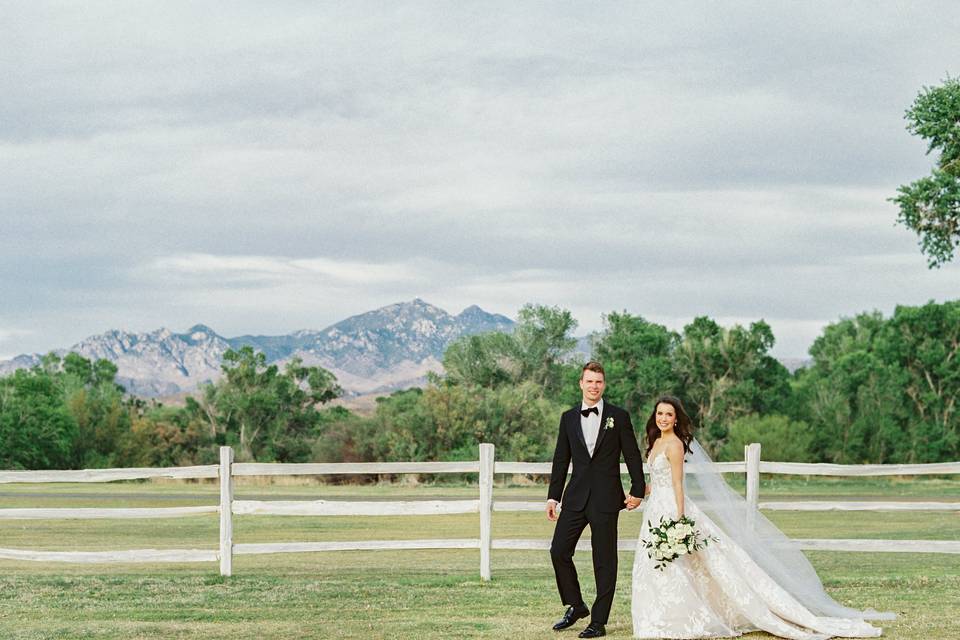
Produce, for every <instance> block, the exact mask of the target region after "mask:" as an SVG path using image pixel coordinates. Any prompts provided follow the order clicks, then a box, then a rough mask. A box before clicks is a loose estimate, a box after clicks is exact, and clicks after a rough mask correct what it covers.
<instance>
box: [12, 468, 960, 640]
mask: <svg viewBox="0 0 960 640" xmlns="http://www.w3.org/2000/svg"><path fill="white" fill-rule="evenodd" d="M732 479H733V478H731V480H732ZM788 480H789V481H788V482H777V481H775V480H770V479H765V481H764V485H763V486H762V487H761V499H772V498H773V496H776V499H778V500H788V499H864V500H866V499H887V500H893V499H905V500H946V501H958V500H960V481H954V480H949V479H947V480H944V479H934V478H927V479H924V478H917V479H902V480H897V479H889V478H878V479H871V478H868V479H852V480H853V481H846V480H842V479H841V480H834V479H821V478H813V479H809V480H807V479H801V478H790V479H788ZM844 483H846V484H844ZM236 494H237V496H236V497H237V498H238V499H331V500H417V499H464V498H470V497H474V496H476V495H477V488H476V486H467V485H459V486H458V485H419V486H411V485H363V486H356V485H343V486H330V485H318V484H315V483H311V482H304V483H300V484H283V485H273V484H266V483H261V484H257V483H255V482H251V483H249V484H245V485H241V486H239V487H238V488H237V491H236ZM544 494H545V487H543V486H542V485H504V486H498V487H497V488H496V490H495V492H494V496H495V499H503V500H542V498H543V495H544ZM217 496H218V494H217V488H216V486H215V485H209V484H195V483H190V484H184V483H136V482H129V483H128V482H123V483H110V484H100V485H79V484H73V485H0V508H3V507H41V506H43V507H55V506H72V507H90V506H103V507H119V506H127V507H134V506H151V507H157V506H194V505H199V504H216V503H217V499H218V498H217ZM767 515H768V517H770V518H771V519H772V520H774V521H775V522H776V523H777V524H778V525H779V526H781V527H782V528H783V529H784V531H785V532H786V533H787V534H788V535H791V536H793V537H802V538H891V539H953V540H956V539H960V514H957V513H954V512H915V513H877V512H814V513H810V512H768V513H767ZM620 522H621V526H620V536H621V537H622V538H630V537H634V536H636V535H637V533H638V532H639V527H640V518H639V516H638V514H636V513H624V514H623V516H622V517H621V519H620ZM217 526H218V525H217V517H216V515H209V516H197V517H189V518H176V519H159V520H0V547H7V548H19V549H49V550H107V549H137V548H193V549H215V548H216V546H217V540H218V533H217ZM234 526H235V530H234V541H235V542H241V543H242V542H277V541H312V540H318V541H320V540H375V539H376V540H379V539H383V540H389V539H418V538H476V537H477V536H478V530H479V520H478V517H477V516H476V515H475V514H468V515H451V516H418V517H393V516H390V517H326V518H304V517H274V516H259V517H257V516H245V517H236V518H235V525H234ZM551 533H552V523H550V522H548V521H547V520H546V519H545V518H544V516H543V515H542V514H540V513H533V512H526V513H504V512H496V513H494V532H493V535H494V537H495V538H541V539H547V538H549V537H550V535H551ZM586 535H589V533H587V534H586ZM809 557H810V558H811V561H812V562H813V563H814V566H815V567H816V568H817V570H818V572H819V573H820V576H821V578H822V579H823V581H824V584H825V585H826V587H827V589H828V591H829V592H830V593H831V595H833V597H835V598H836V599H838V600H839V601H841V602H842V603H844V604H848V605H850V606H855V607H868V606H872V607H875V608H877V609H881V610H892V611H895V612H897V613H898V614H899V618H898V619H897V620H896V621H894V622H888V623H884V628H885V631H884V637H888V638H902V639H918V640H919V639H925V640H926V639H933V638H946V639H949V638H957V639H960V615H958V612H960V555H946V554H915V553H909V554H906V553H905V554H880V553H877V554H865V553H840V552H815V553H810V554H809ZM577 558H578V566H579V568H580V574H581V582H582V583H583V586H584V589H585V592H586V593H585V595H586V596H587V597H588V598H590V597H591V594H592V592H593V579H592V571H591V568H590V559H589V554H578V556H577ZM632 562H633V554H632V553H627V552H622V553H621V554H620V579H619V582H618V585H619V588H618V592H617V596H616V602H615V605H614V609H613V613H612V616H611V621H610V624H609V625H608V627H607V631H608V635H609V637H611V638H629V637H630V635H631V634H630V568H631V565H632ZM492 565H493V581H492V582H490V583H483V582H481V581H480V579H479V552H478V551H475V550H439V551H369V552H353V551H350V552H328V553H312V554H274V555H263V556H237V557H235V558H234V576H232V577H230V578H221V577H220V576H219V575H218V571H217V567H216V566H215V565H214V564H213V563H209V564H175V565H132V564H127V565H79V564H61V563H55V564H54V563H33V562H13V561H4V560H0V639H6V638H11V639H17V640H25V639H39V638H43V639H47V638H70V639H72V638H97V639H100V638H104V639H112V638H123V639H124V640H128V639H136V638H232V639H233V638H235V639H244V638H250V639H254V638H256V639H257V640H266V639H273V638H283V639H286V638H291V639H293V638H297V639H301V638H413V639H416V640H434V639H441V638H443V639H447V638H496V637H509V638H558V639H561V638H567V637H570V638H575V637H576V633H575V631H570V632H566V633H564V634H556V633H554V632H553V631H551V630H550V625H551V624H552V623H553V621H554V620H555V619H556V618H557V617H558V616H559V614H560V613H561V612H562V609H563V607H562V606H561V604H560V602H559V599H558V597H557V595H556V586H555V582H554V578H553V571H552V568H551V565H550V559H549V557H548V555H547V553H546V552H545V551H543V552H536V551H494V552H493V561H492ZM581 626H582V625H577V627H576V629H579V628H580V627H581ZM747 637H748V638H756V639H759V638H768V637H769V636H768V635H766V634H762V633H756V634H751V635H749V636H747Z"/></svg>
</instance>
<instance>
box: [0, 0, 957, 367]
mask: <svg viewBox="0 0 960 640" xmlns="http://www.w3.org/2000/svg"><path fill="white" fill-rule="evenodd" d="M9 7H10V9H9V16H10V17H9V19H7V20H5V21H4V23H3V25H0V38H2V39H3V41H4V43H5V45H6V46H5V47H4V51H3V53H2V54H0V92H2V93H3V95H4V96H5V99H4V101H2V102H0V214H2V221H3V231H4V232H3V233H2V234H0V288H2V290H0V296H2V299H3V300H4V305H3V307H2V308H0V351H3V352H6V353H13V352H18V351H33V350H44V349H47V348H51V347H56V346H63V345H66V344H70V343H72V342H74V341H76V340H79V339H81V338H83V337H85V336H86V335H87V334H89V333H94V332H99V331H103V330H105V329H107V328H111V327H115V326H125V327H130V328H137V329H152V328H155V327H156V326H159V325H167V326H172V327H174V328H177V327H179V328H185V327H187V326H189V325H191V324H193V323H194V322H199V321H202V322H205V323H207V324H210V325H211V326H214V327H215V328H217V329H218V330H220V331H222V332H224V333H228V334H230V333H246V332H263V333H267V332H285V331H289V330H292V329H295V328H300V327H320V326H323V325H325V324H327V323H329V322H334V321H336V320H338V319H340V318H342V317H344V316H346V315H348V314H350V313H357V312H361V311H364V310H366V309H369V308H371V307H374V306H379V305H381V304H386V303H390V302H394V301H396V300H401V299H408V298H411V297H414V296H420V297H423V298H425V299H428V300H430V301H431V302H434V303H435V304H439V305H441V306H446V307H449V308H450V310H452V311H456V310H458V308H460V307H463V306H467V305H469V304H473V303H478V304H481V305H482V306H484V307H486V308H490V309H492V310H494V311H498V312H502V313H508V314H512V313H514V312H515V311H516V308H517V307H518V306H520V305H521V304H522V303H524V302H527V301H538V302H545V303H549V304H561V305H564V306H566V307H568V308H570V309H571V310H573V311H574V312H575V313H576V314H577V316H578V318H580V320H581V322H582V328H583V329H584V330H592V329H596V328H599V327H600V323H601V316H602V314H603V313H605V312H609V311H611V310H617V309H628V310H630V311H631V312H634V313H641V314H643V315H645V316H647V317H649V318H651V319H654V320H658V319H659V320H658V321H662V322H664V323H667V324H669V325H671V326H673V327H674V328H680V326H682V324H683V323H684V322H686V321H689V319H690V318H692V317H694V316H695V315H700V314H709V315H712V316H715V317H718V318H726V319H729V321H731V322H733V321H741V320H742V321H743V322H746V321H749V319H755V318H759V317H764V318H766V319H767V320H768V321H769V322H770V323H771V324H772V325H773V327H774V330H775V332H776V333H777V336H778V340H779V344H778V347H777V350H778V352H779V353H781V354H782V355H801V354H802V353H803V352H804V351H805V349H806V347H807V346H808V345H809V342H810V341H811V340H812V338H813V337H814V336H815V335H816V334H817V332H818V331H819V328H820V327H821V326H822V325H823V324H824V323H826V322H828V321H831V320H834V319H836V318H838V317H839V316H840V315H850V314H853V313H856V312H858V311H861V310H867V309H872V308H880V309H883V310H885V311H890V310H892V308H893V306H894V305H895V304H897V303H922V302H925V301H926V300H927V299H930V298H935V299H945V298H948V297H950V296H953V295H955V293H954V292H955V290H956V289H955V283H956V282H957V275H958V268H957V267H956V266H949V267H947V268H944V269H941V270H939V271H928V270H927V269H926V268H925V265H924V260H923V258H922V256H921V255H920V254H919V251H918V249H917V247H916V240H915V238H913V237H912V236H911V235H910V234H909V233H908V232H907V231H906V230H904V229H902V228H898V227H895V226H894V225H893V221H894V219H895V217H896V213H895V209H894V208H893V207H892V206H891V205H890V204H889V203H888V202H887V201H886V198H888V197H889V196H890V195H892V194H893V193H894V191H895V189H896V186H897V185H898V184H900V183H902V182H906V181H909V180H912V179H914V178H915V177H917V176H919V175H922V174H923V173H924V172H926V171H927V170H928V168H929V166H930V164H931V159H930V158H928V157H925V156H924V151H925V149H924V146H923V144H922V143H921V142H920V141H918V140H915V139H913V138H911V137H910V136H909V135H908V134H907V133H906V132H905V130H904V128H903V120H902V114H903V111H904V109H905V108H906V107H907V106H908V105H909V104H910V102H911V101H912V99H913V97H914V96H915V95H916V93H917V91H918V90H919V88H920V87H921V86H922V85H929V84H935V83H937V82H939V81H940V80H941V79H942V78H943V77H944V76H945V75H946V74H947V73H950V72H952V73H956V70H957V67H958V62H960V54H958V51H957V49H956V47H954V46H953V42H954V40H955V38H954V34H953V31H954V26H955V25H956V24H957V23H958V20H957V19H958V18H960V8H958V7H957V6H956V5H955V4H953V3H929V4H924V5H922V6H921V7H920V8H917V7H899V6H896V5H880V6H877V5H875V4H873V3H862V4H846V5H844V6H843V7H839V6H837V5H835V4H833V3H821V4H809V3H807V4H793V5H787V6H785V7H784V6H780V7H774V6H773V5H770V4H768V3H736V4H733V3H731V4H726V5H703V4H701V3H679V4H671V5H670V6H669V7H667V6H666V5H664V6H659V7H658V6H650V5H631V6H629V7H624V6H623V5H622V4H614V3H609V4H604V3H601V4H591V5H589V6H586V5H568V6H562V5H556V4H555V3H542V4H537V3H534V4H529V3H524V4H523V5H516V4H507V3H503V4H499V5H498V4H489V3H487V4H484V5H482V6H480V5H478V6H475V7H468V6H462V5H452V4H448V3H408V4H405V5H402V6H394V5H386V4H381V3H348V4H341V5H323V6H314V5H309V4H307V5H302V4H286V5H281V6H268V5H263V4H261V3H232V4H231V5H230V7H229V10H225V9H224V7H223V6H215V5H197V4H195V3H163V4H162V5H152V6H146V5H143V6H139V5H138V6H137V7H136V9H130V8H129V7H128V6H127V5H122V4H116V3H109V2H103V3H84V4H83V5H67V6H61V5H53V4H44V3H33V2H31V3H26V2H24V3H13V4H11V5H9ZM921 45H922V46H921ZM265 305H268V307H267V308H268V309H269V312H268V313H265V312H264V307H265Z"/></svg>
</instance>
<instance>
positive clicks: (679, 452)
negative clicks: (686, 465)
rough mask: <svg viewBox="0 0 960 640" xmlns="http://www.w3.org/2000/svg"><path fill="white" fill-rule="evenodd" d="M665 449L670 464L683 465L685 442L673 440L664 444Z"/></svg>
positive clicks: (678, 439) (677, 439)
mask: <svg viewBox="0 0 960 640" xmlns="http://www.w3.org/2000/svg"><path fill="white" fill-rule="evenodd" d="M663 448H664V449H665V450H666V454H667V458H668V459H669V460H670V462H676V463H680V464H683V442H681V441H680V438H672V439H671V440H669V441H668V442H666V443H664V447H663Z"/></svg>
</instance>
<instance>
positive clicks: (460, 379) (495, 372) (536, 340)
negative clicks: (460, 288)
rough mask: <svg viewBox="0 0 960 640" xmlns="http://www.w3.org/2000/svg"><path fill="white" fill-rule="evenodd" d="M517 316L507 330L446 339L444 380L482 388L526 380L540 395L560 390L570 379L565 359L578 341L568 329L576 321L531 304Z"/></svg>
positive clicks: (565, 313)
mask: <svg viewBox="0 0 960 640" xmlns="http://www.w3.org/2000/svg"><path fill="white" fill-rule="evenodd" d="M517 316H518V318H517V325H516V327H515V328H514V331H513V333H512V334H506V333H500V332H491V333H484V334H479V335H473V336H466V337H463V338H460V339H458V340H456V341H454V342H453V343H452V344H450V345H449V346H448V347H447V350H446V351H445V352H444V354H443V366H444V369H445V371H446V376H445V378H444V381H445V382H447V383H450V384H463V385H468V386H478V387H483V388H487V389H496V388H499V387H501V386H503V385H515V384H521V383H524V382H531V383H533V384H534V385H535V386H537V387H538V388H539V389H540V393H541V395H543V396H545V397H548V398H558V397H560V396H562V395H563V393H564V392H565V391H566V387H567V386H568V385H567V383H568V382H569V379H570V370H571V369H572V365H570V364H569V363H568V362H567V361H566V359H567V357H568V356H569V354H570V352H571V350H572V349H573V348H574V347H575V346H576V344H577V341H576V339H575V338H573V337H572V336H571V335H570V334H571V333H572V332H573V330H574V329H575V328H576V326H577V321H576V320H574V319H573V316H572V315H571V314H570V312H569V311H567V310H566V309H561V308H559V307H547V306H543V305H532V304H527V305H524V306H523V308H521V309H520V312H519V313H518V314H517ZM577 371H578V372H579V368H578V369H577ZM434 382H436V383H439V382H440V380H439V379H438V380H435V381H434Z"/></svg>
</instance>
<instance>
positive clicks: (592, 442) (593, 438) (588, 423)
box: [580, 398, 603, 458]
mask: <svg viewBox="0 0 960 640" xmlns="http://www.w3.org/2000/svg"><path fill="white" fill-rule="evenodd" d="M594 406H595V407H596V408H597V412H596V413H591V414H590V415H588V416H587V417H583V414H581V415H580V428H581V429H583V439H584V440H585V441H586V442H587V451H589V452H590V457H591V458H592V457H593V450H594V449H595V448H596V446H597V436H599V435H600V416H602V415H603V398H600V400H599V401H598V402H597V404H595V405H594ZM589 408H590V407H589V406H588V405H587V403H586V402H584V403H582V404H581V405H580V410H581V411H582V410H584V409H589Z"/></svg>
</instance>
